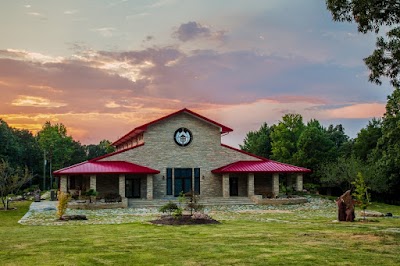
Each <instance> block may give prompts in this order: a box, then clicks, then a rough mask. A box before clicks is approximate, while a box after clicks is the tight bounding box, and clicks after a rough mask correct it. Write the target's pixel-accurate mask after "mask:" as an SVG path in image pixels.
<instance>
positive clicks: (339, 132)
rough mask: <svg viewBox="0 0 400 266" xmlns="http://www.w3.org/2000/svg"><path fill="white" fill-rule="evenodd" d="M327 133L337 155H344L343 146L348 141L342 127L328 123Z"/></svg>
mask: <svg viewBox="0 0 400 266" xmlns="http://www.w3.org/2000/svg"><path fill="white" fill-rule="evenodd" d="M326 132H327V134H328V137H329V139H330V140H331V141H332V142H333V144H334V147H335V150H336V153H337V155H336V156H337V157H338V156H340V155H344V154H345V153H346V150H345V149H344V147H346V144H347V143H348V141H349V136H347V135H346V133H345V132H344V127H343V126H342V125H341V124H339V125H336V126H334V125H329V127H328V129H327V131H326Z"/></svg>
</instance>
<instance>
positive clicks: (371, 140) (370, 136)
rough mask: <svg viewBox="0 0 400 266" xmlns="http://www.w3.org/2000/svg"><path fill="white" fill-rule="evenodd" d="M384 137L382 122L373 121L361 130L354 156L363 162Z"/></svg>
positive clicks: (355, 145)
mask: <svg viewBox="0 0 400 266" xmlns="http://www.w3.org/2000/svg"><path fill="white" fill-rule="evenodd" d="M381 137H382V120H381V119H375V118H374V119H372V120H371V121H369V122H368V125H367V127H366V128H363V129H361V130H360V132H359V133H358V134H357V138H356V139H355V142H354V154H355V156H356V157H358V158H360V159H361V160H363V161H367V159H368V156H369V155H370V154H371V152H372V151H373V150H374V149H375V148H376V145H377V144H378V140H379V139H380V138H381Z"/></svg>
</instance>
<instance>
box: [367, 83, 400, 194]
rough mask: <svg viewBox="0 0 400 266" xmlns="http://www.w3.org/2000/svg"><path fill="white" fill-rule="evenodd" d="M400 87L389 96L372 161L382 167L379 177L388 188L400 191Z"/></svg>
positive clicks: (390, 190) (392, 191)
mask: <svg viewBox="0 0 400 266" xmlns="http://www.w3.org/2000/svg"><path fill="white" fill-rule="evenodd" d="M399 151H400V89H399V88H396V89H395V90H394V91H393V93H392V95H390V96H388V101H387V104H386V112H385V114H384V116H383V119H382V137H381V138H380V139H379V140H378V143H377V147H376V149H375V150H374V151H373V154H372V156H371V160H370V163H371V164H372V163H375V164H376V165H377V166H378V167H379V168H378V169H380V171H379V174H380V175H379V176H377V178H378V179H380V180H382V181H384V182H385V183H386V184H387V186H388V190H387V191H386V192H389V193H392V194H395V193H396V192H399V188H398V186H399V184H400V152H399Z"/></svg>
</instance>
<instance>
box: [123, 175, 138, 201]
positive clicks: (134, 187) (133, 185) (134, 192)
mask: <svg viewBox="0 0 400 266" xmlns="http://www.w3.org/2000/svg"><path fill="white" fill-rule="evenodd" d="M125 196H126V197H127V198H140V178H134V179H125Z"/></svg>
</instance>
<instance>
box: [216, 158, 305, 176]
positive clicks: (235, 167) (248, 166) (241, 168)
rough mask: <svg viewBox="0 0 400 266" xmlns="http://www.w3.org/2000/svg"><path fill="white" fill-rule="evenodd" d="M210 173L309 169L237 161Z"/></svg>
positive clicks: (273, 163) (269, 161) (299, 170)
mask: <svg viewBox="0 0 400 266" xmlns="http://www.w3.org/2000/svg"><path fill="white" fill-rule="evenodd" d="M211 172H213V173H218V174H223V173H309V172H311V170H310V169H307V168H303V167H298V166H294V165H290V164H285V163H280V162H276V161H272V160H265V161H238V162H234V163H231V164H228V165H225V166H222V167H220V168H217V169H214V170H212V171H211Z"/></svg>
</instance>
